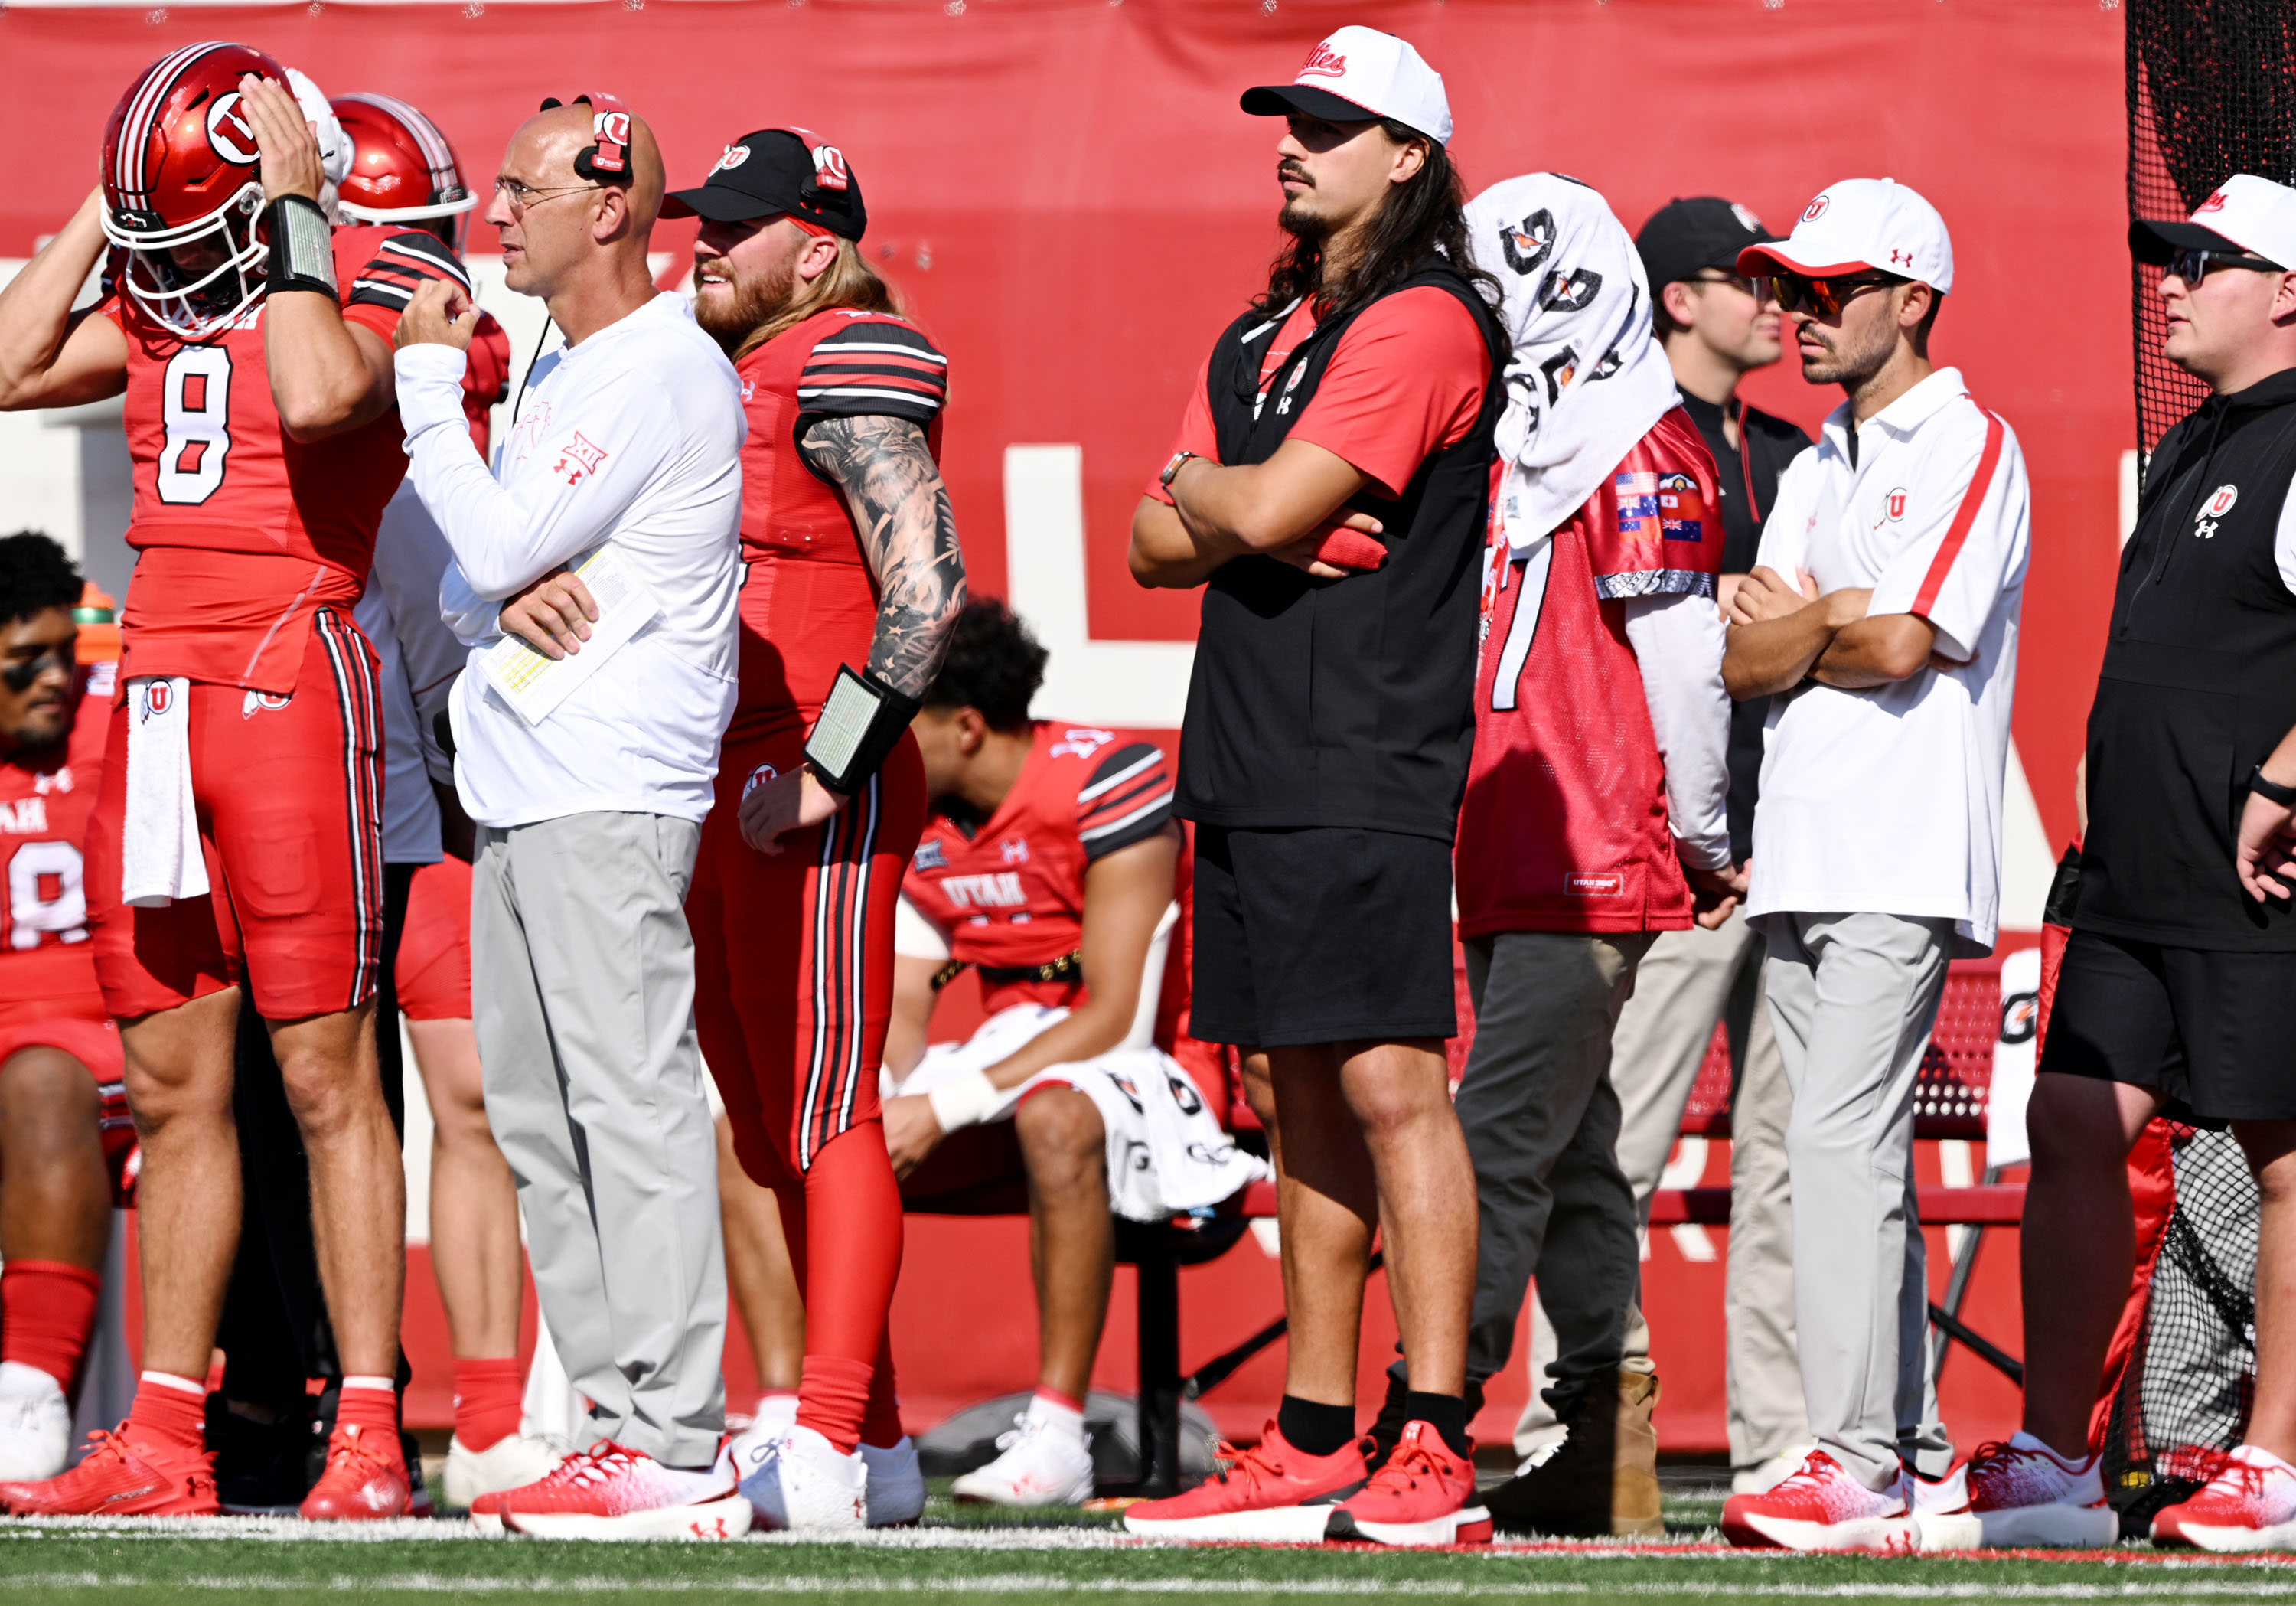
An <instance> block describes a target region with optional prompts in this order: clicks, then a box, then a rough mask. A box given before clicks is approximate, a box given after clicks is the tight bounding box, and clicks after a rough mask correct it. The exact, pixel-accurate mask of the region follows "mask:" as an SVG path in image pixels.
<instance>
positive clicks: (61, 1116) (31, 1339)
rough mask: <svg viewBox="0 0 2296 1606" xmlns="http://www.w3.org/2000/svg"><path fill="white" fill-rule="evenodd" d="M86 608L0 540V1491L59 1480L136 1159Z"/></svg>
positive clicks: (100, 706)
mask: <svg viewBox="0 0 2296 1606" xmlns="http://www.w3.org/2000/svg"><path fill="white" fill-rule="evenodd" d="M79 598H80V578H79V576H78V573H76V572H74V571H73V569H72V565H71V560H70V558H68V557H66V556H64V554H63V549H62V548H60V547H58V546H57V545H56V544H55V542H53V541H52V540H50V539H48V538H47V537H46V536H45V535H35V534H33V533H32V532H31V531H22V532H20V533H18V534H15V535H11V536H8V537H6V538H5V539H0V933H4V936H0V1261H4V1262H5V1265H4V1268H0V1479H11V1480H23V1479H37V1478H53V1477H54V1476H55V1475H56V1474H57V1473H59V1472H61V1471H62V1470H63V1468H64V1461H65V1457H66V1455H67V1454H68V1453H69V1451H70V1443H69V1440H70V1429H71V1407H70V1403H69V1396H70V1393H71V1388H72V1384H73V1380H74V1375H75V1374H76V1373H77V1372H78V1370H79V1366H80V1361H81V1357H82V1356H83V1355H84V1354H85V1353H86V1346H87V1340H88V1335H89V1332H90V1330H91V1327H92V1325H93V1323H94V1319H95V1304H96V1295H97V1292H98V1289H99V1283H100V1275H101V1273H102V1269H103V1253H104V1246H105V1244H106V1242H107V1241H108V1240H109V1239H110V1237H111V1206H112V1203H113V1201H114V1200H115V1199H116V1198H123V1197H124V1195H125V1192H126V1190H127V1188H129V1187H131V1186H132V1181H131V1179H132V1176H133V1170H132V1163H131V1160H130V1157H131V1156H132V1155H133V1154H134V1152H135V1127H134V1124H133V1123H132V1122H131V1121H130V1120H129V1118H128V1115H127V1095H126V1093H125V1091H123V1090H122V1088H121V1086H120V1062H119V1033H118V1032H117V1031H115V1030H114V1029H113V1028H112V1025H111V1019H110V1017H107V1016H106V1015H105V1014H104V1010H103V995H102V992H101V991H99V990H98V988H97V986H96V984H95V963H94V955H93V954H92V953H91V952H90V946H89V943H88V940H87V919H86V884H85V881H84V879H83V877H82V875H81V869H80V862H81V861H80V840H81V838H82V837H83V836H86V830H87V815H88V810H89V809H90V807H91V806H93V805H94V802H95V791H96V778H97V777H98V775H99V774H100V773H101V771H102V762H103V738H104V730H105V728H106V727H107V726H108V725H109V724H110V723H111V686H112V671H114V669H115V668H116V667H117V665H115V664H114V663H111V662H109V661H108V660H107V661H102V662H88V663H76V662H75V655H74V650H73V642H74V637H75V634H76V632H77V627H76V625H75V624H74V622H73V605H74V604H76V603H77V602H78V600H79ZM80 655H81V656H83V657H86V656H90V655H89V654H87V652H86V648H85V647H83V648H82V651H81V654H80Z"/></svg>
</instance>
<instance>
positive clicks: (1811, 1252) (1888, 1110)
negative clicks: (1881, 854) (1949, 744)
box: [1763, 914, 1953, 1489]
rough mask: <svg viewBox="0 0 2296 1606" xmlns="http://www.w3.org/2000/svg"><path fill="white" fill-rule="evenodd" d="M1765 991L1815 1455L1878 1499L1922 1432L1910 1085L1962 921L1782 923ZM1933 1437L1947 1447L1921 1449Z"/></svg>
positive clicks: (1855, 918)
mask: <svg viewBox="0 0 2296 1606" xmlns="http://www.w3.org/2000/svg"><path fill="white" fill-rule="evenodd" d="M1765 925H1766V926H1767V935H1768V938H1769V946H1770V953H1769V961H1768V964H1767V967H1766V968H1765V970H1764V974H1763V982H1764V985H1765V989H1766V991H1767V993H1768V996H1769V1004H1770V1017H1771V1024H1772V1025H1773V1027H1774V1029H1775V1031H1776V1034H1777V1042H1778V1054H1779V1057H1780V1058H1781V1059H1782V1060H1783V1061H1784V1066H1785V1074H1786V1082H1787V1083H1788V1085H1790V1086H1791V1087H1792V1090H1793V1115H1792V1119H1791V1120H1790V1121H1789V1122H1788V1124H1787V1126H1786V1162H1787V1165H1789V1167H1790V1168H1791V1170H1792V1179H1793V1249H1794V1266H1795V1272H1796V1275H1795V1279H1794V1315H1795V1328H1796V1335H1797V1338H1798V1340H1799V1345H1800V1354H1801V1380H1802V1396H1803V1399H1804V1401H1805V1402H1806V1404H1807V1405H1808V1411H1809V1429H1810V1435H1811V1437H1813V1438H1815V1439H1816V1441H1817V1445H1818V1447H1819V1448H1820V1449H1822V1450H1824V1451H1825V1452H1826V1453H1827V1454H1830V1455H1832V1456H1833V1459H1834V1460H1835V1461H1837V1462H1840V1463H1841V1466H1842V1468H1843V1469H1844V1470H1847V1471H1848V1472H1849V1475H1850V1476H1851V1477H1853V1478H1857V1480H1858V1481H1859V1482H1860V1483H1863V1484H1864V1485H1866V1487H1868V1488H1874V1489H1880V1488H1886V1487H1889V1484H1890V1481H1891V1480H1892V1479H1894V1478H1896V1477H1897V1476H1898V1464H1899V1461H1900V1458H1901V1457H1902V1458H1903V1460H1904V1461H1906V1462H1913V1461H1914V1460H1915V1457H1916V1454H1917V1453H1921V1452H1927V1454H1921V1456H1920V1459H1921V1460H1922V1461H1923V1463H1924V1464H1929V1465H1934V1464H1936V1462H1938V1460H1939V1456H1938V1454H1937V1453H1938V1451H1939V1449H1940V1448H1947V1453H1948V1454H1949V1453H1950V1451H1949V1448H1948V1447H1946V1446H1943V1445H1942V1437H1943V1429H1942V1428H1941V1427H1939V1426H1937V1425H1936V1424H1935V1423H1934V1422H1932V1423H1931V1426H1930V1427H1929V1428H1928V1429H1926V1430H1925V1429H1924V1428H1923V1414H1924V1412H1923V1384H1924V1382H1925V1380H1926V1378H1927V1375H1928V1370H1929V1369H1928V1358H1929V1352H1928V1345H1927V1343H1926V1342H1925V1338H1926V1335H1927V1333H1928V1330H1929V1291H1928V1281H1927V1259H1926V1256H1924V1254H1923V1245H1922V1235H1921V1231H1920V1221H1921V1217H1920V1211H1919V1207H1918V1203H1917V1201H1916V1199H1915V1192H1914V1166H1913V1157H1914V1078H1915V1073H1916V1072H1918V1071H1919V1070H1920V1068H1921V1063H1922V1055H1923V1051H1924V1050H1926V1049H1927V1048H1928V1046H1929V1041H1930V1033H1931V1029H1932V1028H1933V1027H1934V1026H1935V1025H1936V1024H1937V1012H1938V1001H1939V999H1940V998H1941V997H1942V996H1943V995H1944V992H1945V977H1946V960H1947V959H1948V955H1949V954H1950V952H1951V949H1952V943H1953V922H1952V921H1950V920H1940V919H1915V918H1909V917H1906V916H1900V915H1881V914H1793V915H1787V914H1774V915H1771V916H1768V917H1767V919H1766V920H1765ZM1932 1438H1934V1439H1937V1440H1939V1443H1930V1442H1927V1441H1929V1440H1930V1439H1932Z"/></svg>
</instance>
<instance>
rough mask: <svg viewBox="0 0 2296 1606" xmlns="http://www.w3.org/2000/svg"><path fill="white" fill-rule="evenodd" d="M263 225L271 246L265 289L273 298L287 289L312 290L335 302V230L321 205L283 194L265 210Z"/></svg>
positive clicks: (305, 198) (308, 199)
mask: <svg viewBox="0 0 2296 1606" xmlns="http://www.w3.org/2000/svg"><path fill="white" fill-rule="evenodd" d="M262 223H263V230H264V236H265V238H266V239H267V240H269V241H270V243H271V257H270V262H269V265H268V267H267V268H266V271H265V275H264V287H265V289H266V291H267V292H269V293H270V294H272V295H277V294H278V293H279V292H281V291H283V290H307V291H310V292H313V293H314V294H317V295H324V296H325V297H327V298H328V299H329V300H332V299H333V298H334V295H335V243H334V231H333V229H332V228H331V227H329V226H328V224H327V214H326V213H324V212H323V211H321V210H319V203H318V202H316V201H313V200H311V199H310V198H309V197H307V196H304V195H282V196H280V197H279V199H278V200H276V201H275V202H272V203H271V204H270V205H268V206H266V207H265V208H264V209H263V215H262Z"/></svg>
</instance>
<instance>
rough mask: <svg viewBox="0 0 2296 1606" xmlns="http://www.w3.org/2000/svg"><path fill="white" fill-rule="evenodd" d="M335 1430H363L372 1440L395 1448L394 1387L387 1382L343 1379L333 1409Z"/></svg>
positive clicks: (396, 1409) (390, 1381) (395, 1391)
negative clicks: (341, 1388) (341, 1389)
mask: <svg viewBox="0 0 2296 1606" xmlns="http://www.w3.org/2000/svg"><path fill="white" fill-rule="evenodd" d="M335 1426H336V1427H338V1428H364V1429H367V1431H368V1432H369V1433H370V1434H372V1435H373V1437H376V1438H378V1439H380V1440H381V1441H382V1442H383V1443H385V1444H388V1445H392V1446H393V1447H396V1446H397V1445H398V1385H397V1383H395V1382H394V1381H393V1380H390V1379H389V1378H345V1379H344V1380H343V1392H342V1395H341V1396H340V1399H339V1400H338V1401H337V1403H336V1405H335Z"/></svg>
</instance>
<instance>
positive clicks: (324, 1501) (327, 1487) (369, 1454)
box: [301, 1422, 410, 1522]
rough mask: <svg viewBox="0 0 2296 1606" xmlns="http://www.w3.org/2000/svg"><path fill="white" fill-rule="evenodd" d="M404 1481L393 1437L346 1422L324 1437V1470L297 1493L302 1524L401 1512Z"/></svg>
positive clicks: (403, 1512)
mask: <svg viewBox="0 0 2296 1606" xmlns="http://www.w3.org/2000/svg"><path fill="white" fill-rule="evenodd" d="M409 1482H410V1480H409V1479H408V1478H407V1476H406V1461H405V1460H404V1459H403V1458H402V1457H401V1455H400V1454H399V1450H398V1435H397V1434H395V1433H376V1432H372V1431H370V1430H369V1429H365V1428H363V1427H361V1426H359V1424H357V1422H352V1423H350V1424H348V1426H344V1427H339V1428H337V1429H335V1431H334V1433H333V1435H332V1437H329V1438H328V1440H327V1469H326V1470H325V1471H324V1472H322V1473H320V1474H319V1481H318V1482H317V1483H316V1484H313V1485H312V1486H311V1492H310V1493H309V1494H307V1495H304V1496H303V1504H302V1507H301V1515H302V1518H303V1520H305V1521H306V1522H372V1521H373V1520H376V1519H378V1518H381V1517H404V1516H406V1503H407V1495H408V1493H409V1487H408V1486H409Z"/></svg>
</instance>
